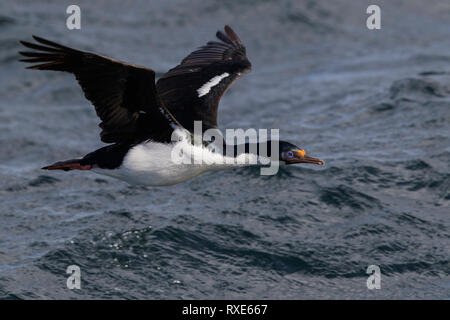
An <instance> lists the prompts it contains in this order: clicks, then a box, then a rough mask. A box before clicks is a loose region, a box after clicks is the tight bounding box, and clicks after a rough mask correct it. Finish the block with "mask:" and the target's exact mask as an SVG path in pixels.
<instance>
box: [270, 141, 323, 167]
mask: <svg viewBox="0 0 450 320" xmlns="http://www.w3.org/2000/svg"><path fill="white" fill-rule="evenodd" d="M279 160H280V161H283V162H285V163H286V164H295V163H312V164H317V165H323V164H324V163H325V162H323V161H322V160H320V159H317V158H312V157H309V156H307V155H306V152H305V150H303V149H301V148H299V147H297V146H295V145H293V144H292V143H289V142H286V141H280V159H279Z"/></svg>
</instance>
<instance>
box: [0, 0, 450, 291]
mask: <svg viewBox="0 0 450 320" xmlns="http://www.w3.org/2000/svg"><path fill="white" fill-rule="evenodd" d="M39 2H41V3H39ZM68 4H69V3H64V2H61V1H46V2H42V1H38V2H36V1H2V2H1V3H0V27H1V29H2V32H1V33H0V96H1V99H0V132H1V134H0V140H1V141H0V146H1V147H0V297H1V298H20V299H61V298H100V299H103V298H105V299H106V298H117V299H125V298H132V299H134V298H140V299H141V298H149V299H169V298H170V299H178V298H194V299H196V298H209V299H211V298H212V299H221V298H229V299H235V298H243V299H247V298H252V299H257V298H269V299H306V298H308V299H309V298H312V299H316V298H332V299H338V298H344V299H348V298H353V299H354V298H362V299H380V298H401V299H421V298H431V299H438V298H445V299H448V298H450V277H449V271H450V264H449V257H450V230H449V227H450V223H449V212H450V210H449V203H450V193H449V187H450V172H449V167H450V137H449V133H450V37H449V36H450V3H448V2H445V1H438V0H429V1H426V2H423V1H419V0H412V1H377V4H378V5H380V7H381V10H382V29H381V30H377V31H370V30H368V29H367V28H366V24H365V20H366V17H367V14H366V13H365V11H366V8H367V6H368V5H369V4H371V2H370V1H357V2H356V1H350V0H348V1H344V0H338V1H303V0H302V1H277V2H272V1H231V0H228V1H221V2H220V4H219V3H213V2H209V1H201V0H198V1H182V0H175V1H162V0H161V1H151V2H149V1H95V3H93V2H90V1H77V4H79V5H80V7H81V10H82V29H81V30H78V31H69V30H67V28H66V27H65V19H66V17H67V15H66V14H65V11H66V7H67V5H68ZM225 24H230V25H231V26H232V27H233V28H234V29H235V30H236V32H237V33H238V34H239V36H240V37H241V39H242V40H243V41H244V42H245V44H246V46H247V54H248V57H249V58H250V60H251V61H252V63H253V71H252V72H251V73H250V74H248V75H246V76H245V77H243V78H242V79H241V80H239V81H238V82H236V83H235V84H234V86H233V87H232V88H231V90H229V92H228V93H227V94H226V95H225V96H224V98H223V99H222V102H221V107H220V114H219V121H220V125H221V127H222V128H279V129H280V135H281V138H282V139H283V140H287V141H291V142H293V143H295V144H298V145H300V146H302V147H303V148H305V149H306V150H307V151H308V152H309V153H310V154H311V155H313V156H317V157H319V158H321V159H323V160H325V161H326V165H325V166H324V167H312V166H307V165H303V166H289V167H284V168H281V170H280V172H279V173H278V175H276V176H260V175H259V170H258V169H236V170H232V171H224V172H214V173H209V174H205V175H203V176H200V177H198V178H196V179H194V180H192V181H188V182H186V183H183V184H180V185H176V186H173V187H165V188H144V187H136V186H130V185H127V184H126V183H124V182H121V181H118V180H114V179H110V178H106V177H103V176H99V175H95V174H94V173H91V172H69V173H65V172H56V173H53V172H51V173H50V172H44V171H42V170H40V169H39V168H40V167H42V166H43V165H46V164H49V163H53V162H54V161H57V160H62V159H69V158H74V157H76V156H81V155H84V154H86V153H88V152H90V151H92V150H94V149H96V148H98V147H100V146H101V145H102V144H101V142H100V140H99V139H98V133H99V128H98V127H97V124H98V120H97V118H96V116H95V112H94V110H93V108H92V107H91V106H90V104H89V102H87V101H86V100H84V98H83V95H82V92H81V89H80V88H79V87H78V86H77V84H76V82H75V81H74V79H73V77H72V76H70V75H67V74H61V73H52V72H37V71H29V70H24V66H23V65H22V64H21V63H19V62H17V59H18V58H19V56H18V54H17V51H18V50H20V46H19V44H18V40H19V39H25V40H30V39H31V34H36V35H40V36H43V37H47V38H50V39H53V40H55V41H58V42H61V43H64V44H68V45H71V46H74V47H78V48H80V49H84V50H89V51H95V52H99V53H102V54H105V55H108V56H112V57H114V58H117V59H120V60H124V61H130V62H133V63H136V64H139V65H145V66H149V67H151V68H153V69H155V70H156V71H157V72H158V74H159V75H160V74H163V73H164V72H165V71H167V70H168V69H169V68H171V67H173V66H174V65H176V64H177V63H178V62H179V61H180V60H181V59H182V58H183V57H184V56H186V55H187V54H188V53H189V52H190V51H192V50H193V49H195V48H196V47H198V46H200V45H202V44H204V43H205V42H206V41H208V40H212V39H213V36H214V33H215V31H216V30H217V29H219V28H222V27H223V26H224V25H225ZM69 265H78V266H79V267H80V268H81V277H82V280H81V281H82V288H81V289H80V290H69V289H67V287H66V279H67V277H68V275H67V274H66V273H65V271H66V268H67V266H69ZM369 265H378V266H380V268H381V274H382V275H381V289H379V290H368V288H367V286H366V280H367V277H368V275H367V274H366V269H367V267H368V266H369Z"/></svg>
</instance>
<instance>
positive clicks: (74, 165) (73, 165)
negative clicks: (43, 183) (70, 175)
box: [42, 159, 94, 171]
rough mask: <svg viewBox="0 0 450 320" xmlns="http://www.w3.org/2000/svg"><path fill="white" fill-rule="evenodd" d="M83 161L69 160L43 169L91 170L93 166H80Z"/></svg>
mask: <svg viewBox="0 0 450 320" xmlns="http://www.w3.org/2000/svg"><path fill="white" fill-rule="evenodd" d="M82 160H83V159H71V160H66V161H59V162H55V163H54V164H52V165H49V166H46V167H43V168H42V169H44V170H64V171H70V170H91V169H92V168H93V167H94V166H92V165H91V164H82V163H81V162H82Z"/></svg>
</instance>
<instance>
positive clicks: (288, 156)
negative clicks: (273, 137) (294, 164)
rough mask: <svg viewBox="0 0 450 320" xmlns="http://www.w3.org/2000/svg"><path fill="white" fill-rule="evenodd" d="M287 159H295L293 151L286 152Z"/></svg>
mask: <svg viewBox="0 0 450 320" xmlns="http://www.w3.org/2000/svg"><path fill="white" fill-rule="evenodd" d="M286 157H287V158H288V159H292V158H293V157H294V152H292V151H288V152H286Z"/></svg>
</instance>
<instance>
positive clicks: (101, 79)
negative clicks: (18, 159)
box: [19, 26, 324, 186]
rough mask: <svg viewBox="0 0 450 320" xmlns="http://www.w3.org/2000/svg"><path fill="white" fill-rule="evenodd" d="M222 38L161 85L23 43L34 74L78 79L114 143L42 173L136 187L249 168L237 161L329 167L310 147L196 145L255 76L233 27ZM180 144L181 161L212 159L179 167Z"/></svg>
mask: <svg viewBox="0 0 450 320" xmlns="http://www.w3.org/2000/svg"><path fill="white" fill-rule="evenodd" d="M216 37H217V38H218V40H219V41H210V42H208V43H207V44H206V45H204V46H202V47H200V48H198V49H197V50H196V51H194V52H192V53H190V54H189V55H188V56H187V57H186V58H184V59H183V60H182V61H181V63H180V64H179V65H177V66H176V67H175V68H173V69H170V70H169V71H168V72H167V73H166V74H164V75H163V76H162V77H161V78H160V79H158V81H157V82H155V71H154V70H152V69H149V68H145V67H141V66H137V65H133V64H128V63H124V62H121V61H118V60H115V59H112V58H108V57H105V56H102V55H99V54H95V53H90V52H85V51H81V50H76V49H73V48H69V47H67V46H63V45H60V44H58V43H55V42H53V41H49V40H46V39H43V38H40V37H37V36H33V38H34V40H35V41H36V42H35V43H31V42H27V41H21V43H22V45H24V46H25V47H27V48H29V49H33V50H32V51H21V52H19V53H20V54H21V55H23V56H25V57H26V59H22V60H20V61H23V62H27V63H32V65H31V66H28V67H27V69H34V70H54V71H65V72H69V73H72V74H74V75H75V78H76V80H77V81H78V83H79V85H80V86H81V88H82V90H83V92H84V94H85V96H86V98H87V99H88V100H89V101H90V102H91V103H92V104H93V105H94V107H95V110H96V113H97V115H98V117H99V118H100V120H101V123H100V124H99V126H100V128H101V132H100V139H101V141H103V142H104V143H107V144H109V145H107V146H105V147H103V148H100V149H98V150H95V151H93V152H91V153H89V154H87V155H86V156H84V157H82V158H76V159H71V160H66V161H60V162H56V163H54V164H52V165H49V166H46V167H44V168H42V169H46V170H64V171H69V170H92V171H94V172H96V173H100V174H104V175H108V176H112V177H115V178H118V179H122V180H124V181H127V182H128V183H131V184H140V185H147V186H164V185H173V184H177V183H180V182H183V181H186V180H189V179H191V178H194V177H196V176H198V175H200V174H202V173H205V172H208V171H212V170H220V169H225V168H233V167H236V166H242V161H241V162H239V161H234V162H233V161H228V162H227V161H226V160H230V158H233V159H231V160H239V159H240V160H242V159H246V160H249V159H255V158H258V157H268V156H274V157H275V158H276V160H277V161H280V162H281V163H285V164H294V163H312V164H317V165H323V163H324V162H323V161H322V160H320V159H316V158H312V157H309V156H307V155H306V153H305V151H304V150H303V149H301V148H299V147H297V146H295V145H294V144H291V143H289V142H286V141H279V142H278V141H276V142H277V148H276V147H275V142H274V141H272V140H268V141H266V142H265V143H264V147H262V146H263V145H262V144H258V145H256V146H255V145H252V143H253V142H252V143H250V142H247V143H244V144H241V145H238V144H233V145H231V146H230V145H226V144H225V143H222V145H221V146H222V148H211V146H210V145H212V141H209V142H208V141H202V142H201V143H200V144H196V143H194V141H195V137H194V133H195V130H194V129H195V125H194V124H195V121H201V123H202V127H201V133H203V132H206V130H208V129H215V128H217V127H218V124H217V110H218V106H219V101H220V99H221V97H222V96H223V94H224V93H225V91H226V90H227V89H228V88H229V87H230V85H231V84H232V83H233V82H234V81H235V80H236V79H238V78H239V77H240V76H242V75H243V74H245V73H247V72H249V71H250V70H251V63H250V61H249V60H248V59H247V56H246V48H245V46H244V44H243V43H242V42H241V40H240V39H239V37H238V36H237V35H236V33H235V32H234V31H233V30H232V29H231V28H230V27H229V26H225V29H224V32H223V31H218V32H217V33H216ZM174 137H175V138H174ZM177 144H178V146H179V148H178V149H177V152H179V153H180V155H181V157H183V155H188V156H189V157H192V155H194V156H195V154H198V153H201V155H202V156H203V157H204V158H203V159H205V160H211V161H209V162H208V161H202V162H201V163H188V162H181V161H174V148H175V146H176V145H177ZM216 147H217V146H216ZM220 149H222V150H220ZM263 149H264V150H263ZM217 150H219V151H217ZM227 150H228V151H229V150H231V151H232V152H231V154H230V153H229V152H227ZM263 151H264V152H263ZM274 152H277V154H275V153H274ZM244 162H245V161H244ZM211 163H212V164H211ZM230 163H231V164H230ZM244 165H245V164H244Z"/></svg>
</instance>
